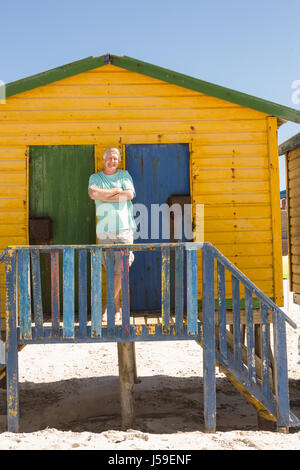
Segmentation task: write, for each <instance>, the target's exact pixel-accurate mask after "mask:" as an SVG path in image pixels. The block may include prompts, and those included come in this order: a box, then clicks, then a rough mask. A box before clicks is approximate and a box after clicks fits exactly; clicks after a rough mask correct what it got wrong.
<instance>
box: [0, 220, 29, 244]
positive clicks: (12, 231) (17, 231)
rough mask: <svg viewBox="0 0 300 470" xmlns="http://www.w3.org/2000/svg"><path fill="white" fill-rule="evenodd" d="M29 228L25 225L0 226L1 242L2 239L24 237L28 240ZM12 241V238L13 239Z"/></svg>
mask: <svg viewBox="0 0 300 470" xmlns="http://www.w3.org/2000/svg"><path fill="white" fill-rule="evenodd" d="M26 232H27V227H26V226H25V225H24V224H0V241H1V238H2V237H5V238H7V237H14V239H15V238H16V237H22V236H23V237H24V240H26ZM11 240H12V238H11Z"/></svg>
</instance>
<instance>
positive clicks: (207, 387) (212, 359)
mask: <svg viewBox="0 0 300 470" xmlns="http://www.w3.org/2000/svg"><path fill="white" fill-rule="evenodd" d="M202 279H203V385H204V387H203V388H204V398H203V401H204V429H205V432H206V433H211V432H215V430H216V373H215V367H216V340H215V296H214V258H213V254H212V251H211V250H210V248H209V247H207V246H205V247H204V248H203V254H202Z"/></svg>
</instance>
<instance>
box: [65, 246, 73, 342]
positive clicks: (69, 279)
mask: <svg viewBox="0 0 300 470" xmlns="http://www.w3.org/2000/svg"><path fill="white" fill-rule="evenodd" d="M63 307H64V338H67V339H73V338H74V337H75V326H74V320H75V291H74V250H73V249H72V248H64V282H63Z"/></svg>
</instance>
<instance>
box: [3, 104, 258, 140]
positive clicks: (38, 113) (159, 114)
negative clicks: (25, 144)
mask: <svg viewBox="0 0 300 470" xmlns="http://www.w3.org/2000/svg"><path fill="white" fill-rule="evenodd" d="M95 100H96V102H95ZM48 101H49V103H48V102H45V103H44V104H43V107H42V106H41V103H40V101H39V102H38V103H35V102H34V103H33V104H35V106H31V105H28V106H26V107H24V106H23V107H22V109H19V106H18V107H17V109H16V110H15V109H14V107H13V106H12V105H9V106H8V105H2V107H0V121H3V122H5V121H19V122H22V121H25V122H27V121H37V122H41V121H69V120H74V121H104V122H107V121H115V122H116V123H122V122H127V121H144V122H149V121H165V120H168V121H172V120H184V121H191V122H193V121H203V122H202V125H203V126H207V129H209V130H213V131H214V132H219V131H220V132H227V131H246V132H247V131H248V132H250V131H261V132H262V131H265V128H266V120H265V119H253V118H251V116H250V118H249V119H247V113H245V112H244V111H242V109H241V110H240V112H237V110H236V109H235V108H233V109H232V108H229V109H228V110H227V119H226V120H225V119H224V113H223V111H222V110H221V111H220V110H218V109H214V108H211V109H206V108H203V109H201V108H198V109H197V108H195V109H191V108H180V107H178V108H172V109H171V110H170V109H169V108H153V109H143V108H136V109H103V108H99V107H97V98H95V99H94V100H91V102H87V101H86V100H85V99H82V100H80V101H77V102H76V103H75V104H76V106H74V100H73V101H72V103H70V105H69V107H65V106H62V104H61V103H59V102H57V107H54V109H53V106H52V105H53V103H52V101H51V99H49V100H48ZM49 104H50V105H51V106H50V108H49V106H48V105H49ZM60 105H61V106H60ZM83 105H85V107H86V109H84V107H83ZM4 106H5V107H4ZM89 106H90V108H89ZM31 108H32V109H31ZM220 118H221V119H220Z"/></svg>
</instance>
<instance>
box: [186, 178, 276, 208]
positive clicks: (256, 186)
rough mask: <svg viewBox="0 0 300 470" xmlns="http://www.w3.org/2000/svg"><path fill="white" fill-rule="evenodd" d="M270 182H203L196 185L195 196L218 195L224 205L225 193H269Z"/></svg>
mask: <svg viewBox="0 0 300 470" xmlns="http://www.w3.org/2000/svg"><path fill="white" fill-rule="evenodd" d="M268 186H269V185H268V182H266V181H259V180H248V181H225V182H224V181H218V183H217V184H215V182H214V181H212V182H209V181H206V182H205V181H203V182H201V184H198V185H197V184H194V188H193V189H194V195H195V196H196V195H201V194H218V195H219V200H220V202H221V203H222V194H223V193H241V192H252V193H253V192H262V193H267V192H268Z"/></svg>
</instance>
